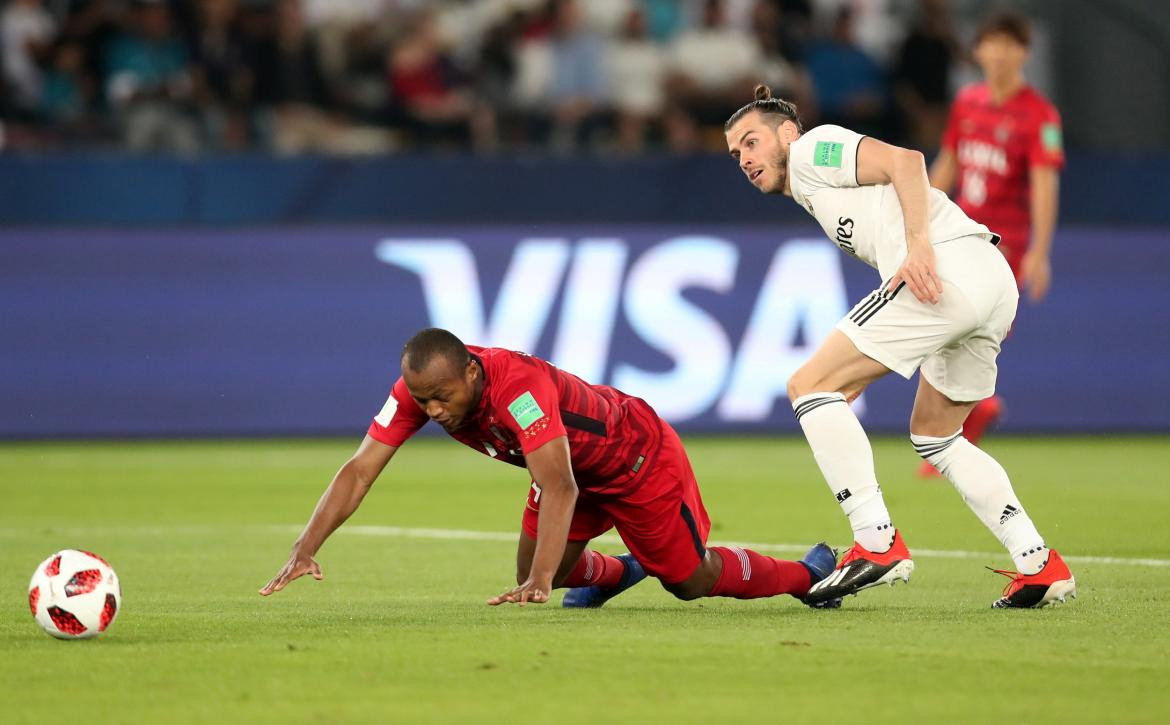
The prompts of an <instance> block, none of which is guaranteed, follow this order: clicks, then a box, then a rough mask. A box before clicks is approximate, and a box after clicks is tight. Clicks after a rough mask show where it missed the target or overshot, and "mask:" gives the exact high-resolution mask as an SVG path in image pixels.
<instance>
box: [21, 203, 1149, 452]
mask: <svg viewBox="0 0 1170 725" xmlns="http://www.w3.org/2000/svg"><path fill="white" fill-rule="evenodd" d="M1168 242H1170V234H1167V232H1166V231H1165V230H1163V229H1159V228H1148V229H1140V228H1125V229H1120V230H1112V229H1105V228H1102V229H1091V228H1086V229H1062V230H1061V231H1060V233H1059V235H1058V238H1057V240H1056V254H1055V256H1054V263H1055V264H1054V266H1055V272H1054V280H1055V281H1054V287H1053V291H1052V293H1051V295H1050V296H1049V298H1048V299H1047V300H1045V301H1044V302H1043V303H1042V304H1039V305H1031V304H1029V303H1027V302H1023V301H1022V302H1021V305H1020V314H1019V317H1018V319H1017V324H1016V327H1015V330H1014V332H1013V335H1012V337H1011V338H1010V339H1009V340H1008V342H1007V343H1006V345H1005V350H1004V353H1003V355H1002V357H1001V365H1000V390H1001V392H1002V394H1003V395H1004V397H1005V398H1006V400H1007V406H1008V416H1007V418H1006V420H1005V421H1004V426H1005V427H1006V428H1007V429H1009V430H1017V431H1032V430H1045V431H1122V430H1125V431H1132V430H1149V431H1165V430H1170V410H1168V407H1167V405H1166V401H1167V400H1168V399H1170V364H1168V359H1170V333H1168V332H1167V328H1166V323H1165V322H1164V317H1165V314H1164V310H1165V309H1166V307H1167V302H1170V292H1168V290H1167V284H1166V282H1167V279H1168V273H1170V243H1168ZM878 282H879V280H878V278H877V274H876V272H874V271H873V270H872V269H870V268H869V267H866V266H865V265H863V264H861V263H859V262H857V261H856V260H854V259H851V258H849V257H847V256H846V255H843V254H842V253H841V252H839V251H838V250H837V248H836V247H835V246H833V245H832V244H831V243H830V242H829V241H828V240H826V239H825V238H824V237H823V235H822V234H821V233H820V232H819V230H818V229H816V228H814V227H811V226H806V225H792V226H772V227H760V226H686V227H683V226H669V225H624V226H618V227H609V228H607V227H601V226H589V225H550V226H477V227H469V226H450V227H442V226H434V225H428V226H425V227H404V226H381V227H353V226H344V227H310V228H305V227H297V228H280V227H262V228H234V229H195V228H166V229H144V228H134V229H92V228H35V229H13V228H9V229H3V230H0V310H2V311H3V312H2V315H0V436H3V437H9V438H11V437H41V436H90V435H98V436H116V435H143V436H150V435H270V434H271V435H276V434H322V433H330V434H352V435H355V436H359V435H361V433H362V432H363V431H364V430H365V427H366V425H367V424H368V422H369V420H370V418H371V417H372V416H373V415H374V414H375V413H376V412H377V411H378V410H379V408H380V407H381V405H382V402H383V400H384V399H385V397H386V394H387V392H388V390H389V388H390V386H391V385H392V383H393V382H394V380H395V378H396V376H397V365H398V353H399V349H400V347H401V345H402V343H403V342H404V341H405V340H406V338H407V337H409V336H410V335H411V334H412V333H413V332H415V331H416V330H418V329H420V328H422V327H426V326H441V327H447V328H449V329H451V330H452V331H454V332H455V333H456V334H458V335H460V336H461V337H463V339H464V340H465V341H467V342H473V343H479V344H491V345H499V346H505V347H511V348H515V349H522V350H526V351H529V352H532V353H534V354H537V355H540V356H542V357H547V358H549V359H551V360H552V361H554V362H556V363H557V364H558V365H560V366H562V367H563V368H565V369H567V370H570V371H572V372H575V373H578V374H580V375H582V376H583V377H585V378H587V379H589V380H591V381H593V382H603V383H607V384H610V385H615V386H617V387H620V388H622V389H624V390H627V391H628V392H631V393H633V394H636V395H640V396H642V397H644V398H646V399H647V400H648V401H650V402H651V403H652V404H653V405H655V406H656V407H657V408H658V409H659V411H660V412H661V413H662V414H663V415H664V416H665V417H667V418H668V419H669V420H671V421H672V422H674V423H675V424H677V425H678V427H679V428H680V429H682V430H684V431H758V432H782V431H795V430H796V429H797V428H796V424H795V422H794V420H793V418H792V415H791V410H790V408H789V406H788V403H787V399H786V395H785V383H786V380H787V378H788V376H789V375H790V374H791V373H792V372H793V371H794V370H795V369H796V368H797V366H799V365H800V363H801V362H802V361H803V360H805V359H806V358H807V357H808V356H809V355H810V354H811V352H812V351H813V349H815V346H816V344H817V343H818V342H819V341H820V340H821V339H822V338H823V337H824V336H825V335H826V334H827V333H828V332H829V331H830V330H831V329H832V327H833V325H834V324H835V323H836V322H837V320H838V319H840V318H841V317H842V316H843V315H844V314H845V312H846V311H847V310H848V309H849V308H850V307H851V306H852V304H853V302H855V301H856V300H858V299H860V298H862V297H863V296H865V295H866V294H868V293H869V292H870V291H871V290H872V289H873V288H874V287H876V286H877V284H878ZM913 391H914V384H913V383H908V382H907V381H905V380H902V379H901V378H897V377H892V378H890V379H886V380H883V381H880V382H879V383H877V384H875V385H874V386H872V387H871V388H870V390H869V391H867V392H866V394H865V395H864V396H863V398H862V399H861V400H860V401H859V402H858V404H857V407H858V411H859V414H860V416H861V418H862V420H863V422H864V423H865V424H866V425H867V427H869V428H871V429H873V430H878V431H891V432H902V431H905V429H906V421H907V420H908V416H909V412H910V403H911V400H912V397H913Z"/></svg>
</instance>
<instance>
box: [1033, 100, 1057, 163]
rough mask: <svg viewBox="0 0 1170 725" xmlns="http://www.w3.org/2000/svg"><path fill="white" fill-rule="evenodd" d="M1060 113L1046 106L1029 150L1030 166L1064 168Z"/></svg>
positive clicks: (1034, 131)
mask: <svg viewBox="0 0 1170 725" xmlns="http://www.w3.org/2000/svg"><path fill="white" fill-rule="evenodd" d="M1063 135H1064V134H1063V131H1062V128H1061V124H1060V112H1059V111H1057V110H1056V109H1055V108H1054V107H1053V106H1051V105H1049V104H1046V105H1045V108H1044V111H1043V113H1042V114H1041V116H1040V123H1039V125H1038V127H1037V128H1036V129H1034V130H1033V132H1032V136H1031V143H1030V144H1029V149H1028V166H1030V167H1031V166H1054V167H1056V168H1058V169H1059V168H1061V167H1063V166H1064V139H1063Z"/></svg>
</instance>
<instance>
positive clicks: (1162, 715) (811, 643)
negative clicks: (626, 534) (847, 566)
mask: <svg viewBox="0 0 1170 725" xmlns="http://www.w3.org/2000/svg"><path fill="white" fill-rule="evenodd" d="M354 443H355V442H353V441H319V440H315V441H243V442H197V443H185V442H167V443H78V444H66V443H32V444H5V445H2V446H0V574H2V575H0V655H2V656H0V721H2V722H4V723H44V722H50V721H52V720H53V719H55V718H56V717H60V716H61V715H62V714H66V716H67V717H68V718H69V720H70V721H71V722H78V723H90V722H144V723H146V722H149V723H156V722H158V723H185V722H245V721H247V722H282V723H283V722H411V723H413V722H430V721H447V722H468V721H481V722H482V721H493V720H509V721H517V720H518V721H525V722H533V721H541V722H552V723H570V722H604V721H616V722H698V721H707V722H780V721H796V720H804V719H806V718H817V721H818V722H820V721H828V722H852V721H860V722H867V723H875V722H905V721H908V720H909V721H916V722H919V723H933V722H973V723H986V722H993V721H998V722H1005V721H1006V722H1086V723H1087V722H1093V723H1101V722H1144V723H1165V722H1168V721H1170V694H1168V688H1167V686H1166V683H1167V680H1168V679H1170V655H1168V653H1167V648H1168V645H1170V527H1168V517H1170V485H1167V484H1170V477H1168V475H1167V473H1166V472H1167V471H1168V470H1170V439H1167V438H1115V439H1109V438H1056V439H1050V438H999V439H996V440H994V441H992V442H991V443H990V445H989V449H990V450H991V451H992V452H993V453H994V454H995V455H996V456H997V457H998V458H999V459H1000V460H1001V462H1003V463H1004V465H1005V467H1007V469H1008V471H1009V472H1011V473H1012V474H1013V479H1014V480H1015V482H1016V487H1017V491H1018V493H1019V494H1020V497H1021V498H1022V499H1023V501H1024V503H1025V504H1026V505H1027V506H1028V508H1029V511H1030V513H1031V514H1032V517H1033V518H1034V519H1035V520H1036V521H1037V523H1038V524H1039V526H1040V528H1041V530H1042V531H1043V532H1044V533H1045V534H1046V536H1047V537H1048V540H1049V543H1050V544H1052V545H1054V546H1056V547H1057V548H1059V549H1060V550H1061V552H1062V553H1063V554H1065V555H1066V556H1067V558H1068V560H1069V563H1070V566H1072V568H1073V570H1074V572H1075V574H1076V576H1077V580H1078V582H1079V590H1080V598H1079V599H1078V600H1076V601H1075V602H1073V603H1072V604H1071V605H1070V606H1066V607H1061V608H1050V609H1046V610H1041V611H998V610H991V609H990V608H989V605H990V603H991V601H992V600H993V599H994V598H995V597H996V596H997V595H998V594H999V591H1000V588H1001V587H1002V584H1003V582H1004V581H1005V580H1003V579H1002V578H1001V577H998V576H996V575H994V574H991V573H990V572H987V571H986V570H985V569H983V568H982V567H983V565H985V564H986V565H993V566H997V567H1006V566H1009V565H1010V562H1009V561H1008V559H1007V557H1006V556H1005V555H1003V554H1001V553H998V544H997V543H996V542H995V541H994V539H993V538H992V537H991V535H990V534H988V533H987V531H986V530H985V529H983V528H982V526H981V525H980V524H979V523H978V522H977V521H976V519H975V518H974V517H973V516H972V515H971V514H970V513H969V512H968V510H967V509H966V507H965V506H964V505H963V503H962V502H961V500H960V499H959V497H958V496H957V494H956V493H955V492H954V491H953V490H952V489H951V487H950V485H949V484H947V483H945V482H943V483H936V482H921V481H919V480H917V479H915V478H914V476H913V470H914V468H915V466H916V464H917V458H915V456H914V455H913V453H912V452H911V450H910V447H909V445H908V443H906V442H904V441H902V440H896V439H889V440H879V441H877V442H876V443H875V453H876V455H877V464H878V472H879V477H880V478H881V479H882V481H883V489H884V491H885V495H886V500H887V502H888V503H889V505H890V508H891V510H892V511H893V513H894V516H895V521H896V522H897V523H898V525H899V527H900V528H901V529H902V531H903V532H904V533H905V535H906V538H907V543H908V544H909V545H910V548H911V550H912V551H915V550H917V551H918V554H917V555H916V556H915V559H916V563H917V565H918V566H917V569H916V571H915V574H914V579H913V580H912V582H911V583H910V585H909V586H908V587H906V586H899V587H896V588H894V589H881V590H872V591H869V592H865V593H863V594H862V595H861V596H860V597H856V598H850V599H849V600H848V601H846V603H845V607H844V608H842V609H840V610H838V611H829V612H822V611H813V610H809V609H807V608H805V607H803V606H801V605H800V604H799V603H797V602H795V601H794V600H792V599H790V598H780V599H774V600H757V601H752V602H741V601H736V600H726V599H708V600H702V601H700V602H692V603H684V602H678V601H676V600H674V599H673V598H672V597H670V596H669V595H668V594H667V593H666V592H664V591H663V590H662V589H661V588H660V587H659V586H658V585H657V584H656V583H655V582H653V581H648V582H646V583H644V584H642V585H640V586H639V587H637V588H636V589H634V590H632V591H630V592H628V593H627V594H624V595H623V596H622V597H620V598H618V599H615V600H614V601H613V602H611V603H610V604H609V605H607V606H606V607H605V608H604V609H601V610H596V611H585V612H581V611H567V610H562V609H561V608H560V607H559V600H560V596H559V594H557V595H556V596H555V597H554V600H553V602H554V603H556V606H553V603H550V604H549V605H545V606H530V607H528V608H527V609H524V610H521V609H519V608H515V607H511V608H500V609H496V608H490V607H487V606H485V605H484V603H483V602H484V600H485V599H486V598H487V597H489V596H491V595H494V594H496V593H499V592H500V591H503V590H504V589H505V588H507V587H508V586H509V585H510V583H511V581H512V577H513V555H514V543H513V541H512V538H513V534H512V533H511V532H514V531H516V529H517V526H518V522H519V514H520V511H521V508H522V506H523V498H524V496H525V494H526V492H527V480H526V479H525V478H524V477H523V474H522V472H521V471H519V470H517V469H513V468H511V467H509V466H502V465H498V464H494V463H491V462H489V461H488V460H486V459H485V458H483V457H482V456H479V455H477V454H475V453H473V452H471V451H468V450H465V449H463V448H462V447H461V446H459V445H457V444H455V443H453V442H451V441H446V440H420V441H417V442H413V443H411V444H410V445H409V446H407V447H406V448H404V449H403V450H402V451H401V452H400V453H399V455H398V457H397V458H396V459H395V460H394V462H393V463H392V464H391V467H390V469H388V470H387V473H386V474H384V475H383V477H382V480H381V481H379V483H378V484H377V485H376V486H375V487H374V490H373V492H372V493H371V494H370V496H369V498H368V499H367V501H366V503H365V505H364V506H363V507H362V509H361V510H360V511H359V512H358V513H357V514H356V515H355V517H354V518H353V520H351V521H350V523H349V524H348V525H347V527H348V530H347V528H345V527H343V528H342V529H341V531H339V532H338V534H336V535H335V536H334V538H333V539H332V540H331V541H329V542H328V543H327V544H326V546H325V547H324V549H323V550H322V552H321V554H320V556H319V557H318V559H319V561H320V562H321V564H322V567H323V569H324V572H325V581H323V582H315V581H312V580H302V581H298V582H295V583H294V584H293V585H292V586H290V587H289V588H288V589H287V590H285V591H284V592H282V593H280V594H278V595H275V596H273V597H271V598H268V599H264V598H261V597H259V596H258V595H257V594H256V590H257V589H258V588H259V587H260V586H261V585H262V584H264V582H266V581H267V580H268V579H269V577H271V576H272V575H273V574H274V573H275V572H276V571H277V569H278V568H279V567H280V566H281V565H282V564H283V562H284V560H285V557H286V555H287V553H288V548H289V545H290V544H291V542H292V540H293V538H294V537H295V535H296V533H297V531H298V530H299V528H300V525H301V524H302V523H303V521H304V520H305V518H306V517H307V516H308V514H309V512H310V511H311V509H312V507H313V505H314V503H315V501H316V499H317V496H318V495H319V493H320V491H321V490H322V489H323V487H324V486H325V484H326V483H327V482H328V480H329V478H330V477H331V475H332V473H333V471H334V470H335V469H336V467H337V466H338V465H339V464H340V463H341V462H342V461H343V460H344V459H345V457H346V456H348V454H349V453H350V451H351V449H352V448H353V446H354ZM687 443H688V449H689V451H690V453H691V458H692V461H693V462H694V465H695V469H696V472H697V474H698V476H699V480H700V483H701V485H702V487H703V493H704V498H705V500H706V503H707V507H708V509H709V511H710V513H711V517H712V520H713V522H714V528H713V531H712V535H711V538H712V540H716V541H741V542H755V543H759V544H768V545H770V546H771V548H770V549H768V550H769V551H770V552H781V554H782V555H783V556H786V557H790V558H795V557H796V556H798V555H799V554H798V553H797V552H798V549H799V550H803V549H804V548H805V547H807V546H808V545H809V544H811V543H813V542H815V541H817V540H820V539H828V540H829V541H830V542H831V543H834V544H835V545H843V546H844V545H848V543H849V538H850V537H849V530H848V526H847V525H846V524H845V522H844V519H843V517H841V515H840V513H839V510H838V507H837V505H836V502H835V501H834V500H833V498H832V496H830V495H829V493H828V490H827V489H826V487H825V485H824V483H823V482H822V481H821V479H820V477H819V474H818V472H817V471H816V469H815V467H814V464H813V462H812V457H811V455H810V454H809V452H808V450H807V447H806V446H805V444H804V442H803V441H802V440H798V439H781V440H769V439H692V440H688V441H687ZM436 529H442V530H445V531H435V530H436ZM474 532H489V533H487V534H484V535H478V536H477V535H475V534H474ZM492 532H495V533H494V534H493V533H492ZM66 547H78V548H86V549H91V550H94V551H97V552H98V553H100V554H102V555H103V556H105V557H106V558H107V559H109V560H110V562H111V563H112V564H113V565H114V566H115V567H116V568H117V570H118V573H119V574H120V576H121V579H122V582H123V607H122V612H121V613H120V615H119V618H118V620H117V621H116V622H115V624H114V625H113V627H112V628H111V629H110V631H109V632H108V633H107V634H106V635H104V636H102V637H101V638H99V639H97V640H92V641H83V642H60V641H56V640H53V639H51V638H49V637H48V636H46V635H45V634H43V633H42V632H41V631H40V629H39V628H38V627H37V626H36V625H35V623H34V622H33V620H32V618H31V617H30V616H29V613H28V609H27V605H26V586H27V582H28V578H29V575H30V574H31V573H32V569H33V567H34V566H36V564H37V562H39V561H40V560H41V559H43V558H44V557H45V556H47V555H48V554H49V553H51V552H52V551H54V550H56V549H60V548H66ZM598 548H600V549H601V550H603V551H610V552H617V551H621V547H620V544H616V543H614V542H612V541H609V542H606V543H604V544H602V545H600V546H599V547H598ZM964 552H967V553H964ZM982 552H987V554H986V555H983V554H982ZM1107 557H1112V558H1119V559H1124V561H1122V562H1120V563H1119V562H1110V561H1107V560H1106V558H1107Z"/></svg>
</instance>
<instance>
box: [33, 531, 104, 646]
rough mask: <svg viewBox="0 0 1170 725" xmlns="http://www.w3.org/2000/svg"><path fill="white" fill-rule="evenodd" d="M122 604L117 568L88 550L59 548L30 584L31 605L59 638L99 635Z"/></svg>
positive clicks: (42, 626) (44, 623)
mask: <svg viewBox="0 0 1170 725" xmlns="http://www.w3.org/2000/svg"><path fill="white" fill-rule="evenodd" d="M121 604H122V590H121V588H120V587H119V586H118V575H117V574H115V573H114V568H113V567H111V566H110V565H109V563H108V562H107V561H106V560H105V559H103V558H101V557H100V556H98V555H97V554H91V553H89V552H88V551H77V550H76V549H64V550H62V551H58V552H57V553H56V554H53V555H52V556H50V557H49V558H48V559H45V560H44V561H42V562H41V564H40V566H38V567H37V570H36V571H34V572H33V575H32V581H30V582H29V583H28V608H29V609H31V610H32V614H33V616H34V617H36V620H37V624H39V625H41V628H42V629H44V630H45V631H46V632H48V633H49V634H51V635H53V636H54V637H57V638H59V639H84V638H86V637H96V636H97V635H99V634H101V633H102V632H104V631H106V628H107V627H109V626H110V624H111V623H112V622H113V621H114V617H116V616H118V608H119V606H120V605H121Z"/></svg>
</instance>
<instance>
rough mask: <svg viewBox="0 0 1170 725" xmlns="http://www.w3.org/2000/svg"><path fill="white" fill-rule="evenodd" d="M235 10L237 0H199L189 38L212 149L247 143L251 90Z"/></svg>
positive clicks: (253, 84) (252, 83) (245, 51)
mask: <svg viewBox="0 0 1170 725" xmlns="http://www.w3.org/2000/svg"><path fill="white" fill-rule="evenodd" d="M238 11H239V4H238V2H237V0H199V3H198V6H197V16H196V19H195V21H194V25H193V26H192V27H191V31H192V32H191V37H190V39H189V40H188V44H189V46H190V47H191V50H192V52H193V54H194V58H195V88H196V94H197V97H198V98H199V101H200V107H201V109H202V112H203V121H204V123H205V124H206V126H207V128H206V129H205V131H206V134H207V136H208V137H209V138H211V139H213V140H214V142H213V143H214V145H217V146H224V147H227V148H236V149H238V148H243V147H244V146H246V145H247V143H248V137H249V121H248V114H247V109H248V106H249V104H250V102H251V100H252V94H253V89H254V86H255V79H254V76H253V74H252V69H251V68H250V67H249V66H248V63H247V49H246V48H245V46H244V41H243V38H242V37H241V35H240V32H239V28H238V27H237V22H236V21H237V19H238Z"/></svg>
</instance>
